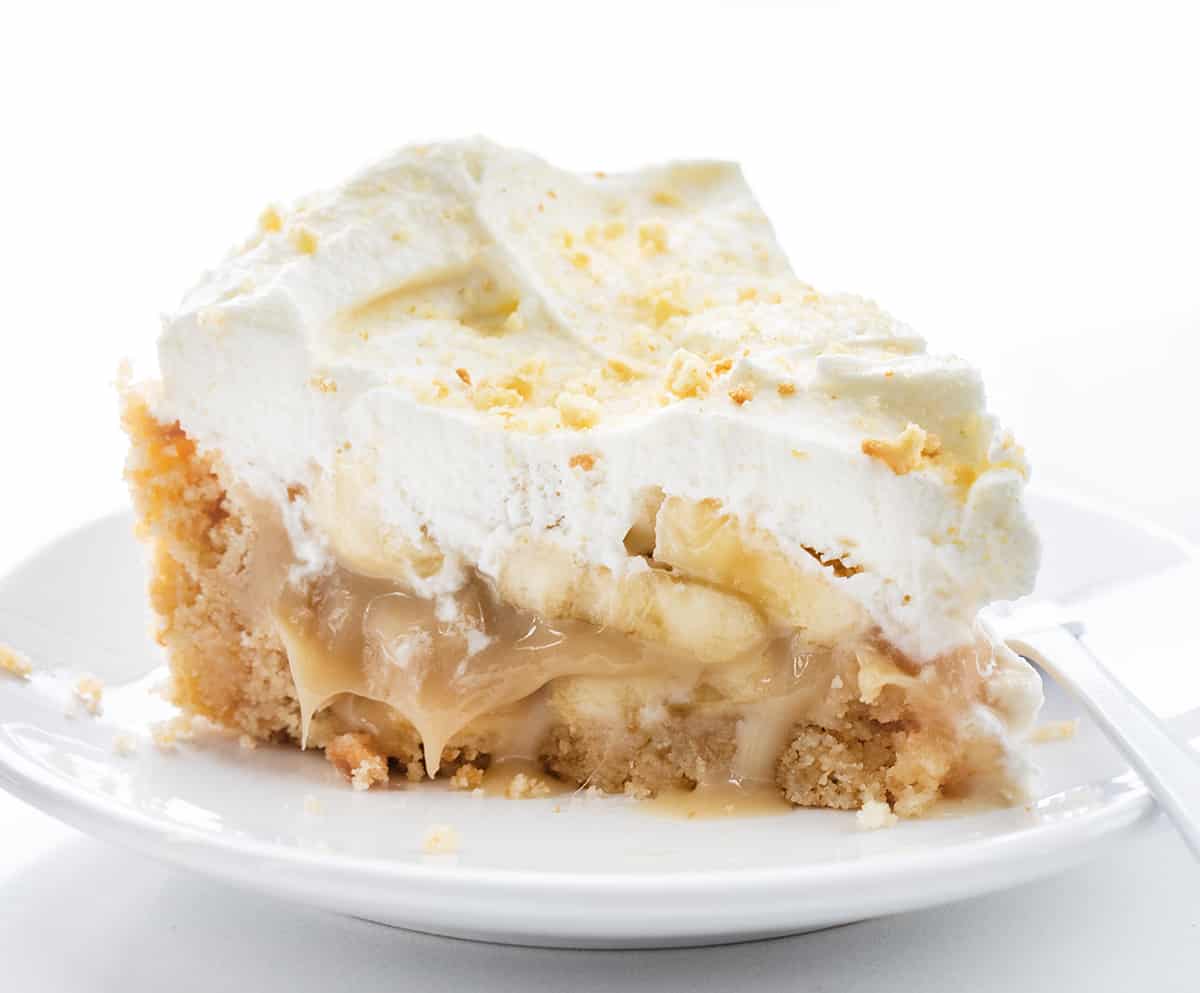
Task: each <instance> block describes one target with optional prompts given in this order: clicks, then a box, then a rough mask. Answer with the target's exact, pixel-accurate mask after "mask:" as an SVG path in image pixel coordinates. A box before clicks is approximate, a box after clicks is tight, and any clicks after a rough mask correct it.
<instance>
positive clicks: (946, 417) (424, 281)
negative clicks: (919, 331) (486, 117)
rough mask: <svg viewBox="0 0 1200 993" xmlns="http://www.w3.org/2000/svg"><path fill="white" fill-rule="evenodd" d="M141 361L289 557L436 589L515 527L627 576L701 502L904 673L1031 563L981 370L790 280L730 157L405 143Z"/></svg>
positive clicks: (248, 250) (168, 415)
mask: <svg viewBox="0 0 1200 993" xmlns="http://www.w3.org/2000/svg"><path fill="white" fill-rule="evenodd" d="M160 363H161V367H162V374H163V391H162V395H161V398H160V400H159V402H158V408H157V413H158V415H159V416H160V417H162V418H164V419H178V420H179V422H180V423H181V424H182V426H183V427H184V429H185V430H186V431H187V432H188V433H189V434H190V435H191V436H192V437H193V438H195V439H196V440H197V442H198V443H199V444H200V445H201V446H202V447H203V448H207V449H213V450H217V451H219V452H220V453H221V455H222V458H223V460H224V462H225V463H226V465H227V466H228V467H229V469H230V470H231V471H232V472H233V473H234V475H235V476H236V477H237V478H238V479H239V480H240V481H241V482H243V483H244V484H245V485H247V486H248V487H250V489H251V490H253V491H254V492H255V493H256V494H258V495H259V496H262V497H265V498H267V499H271V500H273V501H275V502H276V503H277V504H278V505H279V506H280V507H281V508H283V510H284V516H285V520H286V521H287V522H288V524H289V530H290V532H291V534H292V539H293V543H294V544H295V546H296V549H297V552H298V554H299V555H300V557H301V558H302V560H303V561H304V563H305V566H306V568H308V569H311V570H319V569H323V568H325V567H326V566H327V565H328V563H329V560H330V558H331V557H333V556H336V557H337V558H338V559H339V560H341V561H342V562H343V563H344V564H347V565H348V566H350V567H352V568H354V569H356V570H357V571H360V572H362V573H364V574H366V575H376V576H381V577H382V576H387V577H390V578H397V577H400V578H404V579H405V580H406V581H407V582H408V583H409V584H410V585H411V586H412V587H413V588H414V589H416V590H417V591H418V592H419V593H421V594H423V595H428V596H437V595H440V594H445V593H448V592H452V591H454V590H455V589H458V588H460V587H461V586H462V585H463V584H464V583H465V582H467V580H468V576H469V571H470V570H471V569H472V568H474V569H477V570H479V571H480V572H481V573H483V574H484V575H485V576H493V577H494V576H497V575H499V573H500V570H501V569H502V568H503V564H504V562H505V559H506V557H507V556H508V554H509V552H510V550H511V549H512V548H513V547H514V544H515V543H517V542H520V541H523V540H526V539H528V538H529V537H530V536H532V537H535V538H537V539H538V540H542V541H549V542H552V543H554V544H555V545H557V546H559V547H561V548H562V549H565V550H567V551H569V552H570V553H571V554H572V555H573V556H575V557H577V559H578V560H579V561H581V562H585V563H588V564H591V565H600V566H604V567H606V568H608V569H610V570H612V571H613V572H614V573H615V574H617V575H621V574H625V573H626V572H628V571H629V570H639V569H645V568H648V565H647V563H646V560H645V559H644V558H643V557H641V556H639V555H633V554H630V551H629V550H628V549H627V544H626V537H627V535H629V534H630V532H631V530H634V531H635V532H636V529H637V528H638V527H644V526H645V525H646V521H645V516H646V514H647V508H648V507H649V508H650V512H651V513H652V512H653V507H654V505H655V504H654V498H655V495H657V494H663V495H666V496H678V497H682V498H685V499H687V500H716V501H719V502H720V503H721V505H722V506H723V508H724V509H725V510H727V511H728V512H730V513H732V514H735V515H737V516H738V517H739V519H741V520H742V521H743V522H745V523H747V524H750V525H752V526H753V527H755V528H757V529H759V530H762V531H765V532H767V533H768V534H770V535H771V536H772V537H773V538H774V539H775V541H776V542H777V543H778V545H779V546H780V548H781V549H783V551H784V552H785V553H786V554H787V555H788V556H789V557H791V558H792V559H793V560H794V561H795V562H796V563H797V564H798V565H799V566H800V567H801V568H805V569H811V570H813V571H814V572H818V571H820V572H822V574H824V575H828V576H829V577H830V578H831V580H832V581H834V582H836V583H837V584H838V586H839V588H841V589H843V590H844V591H845V592H846V593H847V595H849V596H851V597H853V598H854V599H855V600H857V601H858V602H859V603H861V604H862V605H863V607H864V608H865V609H866V610H867V611H868V613H869V614H870V616H871V618H872V619H873V620H874V621H875V623H877V624H878V625H879V627H880V628H881V630H882V632H883V634H884V636H885V637H887V638H888V639H889V640H890V641H891V642H892V643H893V644H895V645H896V646H897V647H899V648H900V649H901V650H902V651H904V652H905V653H907V654H908V655H910V656H911V657H912V658H913V659H914V660H917V661H925V660H929V659H931V658H934V657H936V656H938V655H939V654H942V653H944V652H946V651H948V650H949V649H951V648H954V647H956V646H959V645H963V644H967V643H969V642H970V641H971V639H972V637H973V634H972V624H973V620H974V617H975V615H976V613H977V612H978V610H979V608H980V607H981V606H982V605H984V604H985V603H987V602H989V601H991V600H995V599H1006V598H1012V597H1016V596H1019V595H1022V594H1024V593H1026V592H1028V591H1029V589H1030V588H1031V586H1032V581H1033V577H1034V574H1035V571H1036V567H1037V560H1038V546H1037V541H1036V538H1035V535H1034V534H1033V531H1032V528H1031V526H1030V523H1029V521H1028V519H1027V518H1026V516H1025V513H1024V511H1023V509H1022V505H1021V495H1022V490H1023V488H1024V484H1025V480H1026V477H1027V475H1028V469H1027V466H1026V464H1025V462H1024V458H1023V456H1022V454H1021V452H1020V449H1019V448H1018V447H1017V446H1016V445H1015V444H1014V443H1013V442H1012V439H1011V437H1010V436H1008V435H1007V434H1005V433H1004V432H1003V431H1001V430H1000V428H999V427H998V425H997V424H996V422H995V420H994V419H993V418H992V417H991V416H990V415H989V414H988V413H987V412H986V408H985V402H984V394H983V388H982V384H981V381H980V378H979V376H978V374H977V373H976V372H975V370H974V369H972V368H971V367H970V366H969V365H967V364H966V363H965V362H963V361H962V360H960V359H957V358H954V357H948V356H935V355H930V354H929V353H927V352H926V350H925V344H924V342H923V341H922V340H921V339H920V338H919V337H917V336H916V335H915V334H914V333H913V332H912V331H911V330H910V329H909V328H907V327H906V326H905V325H903V324H900V323H898V322H896V321H895V320H893V319H892V318H891V317H889V316H888V315H887V314H886V313H884V312H883V311H881V310H880V309H878V308H877V307H876V306H875V305H873V304H871V303H869V302H868V301H865V300H862V299H859V298H857V297H852V296H845V295H828V294H822V293H819V292H817V291H815V290H814V289H813V288H812V287H810V286H808V285H807V284H805V283H803V282H801V281H800V280H798V279H797V278H795V276H793V275H792V273H791V270H790V268H789V266H788V263H787V260H786V258H785V257H784V255H783V252H782V251H781V250H780V248H779V246H778V245H777V244H776V242H775V239H774V235H773V233H772V230H771V227H770V225H769V223H768V221H767V219H766V217H765V216H764V214H763V212H762V210H761V209H760V208H759V206H758V204H757V203H756V201H755V200H754V198H753V196H752V194H751V193H750V191H749V189H748V188H747V186H746V185H745V183H744V181H743V179H742V177H741V174H740V172H739V170H738V169H737V167H736V166H733V165H730V164H726V163H713V162H701V163H682V164H675V165H668V166H664V167H660V168H654V169H647V170H643V171H639V172H636V173H631V174H626V175H604V174H600V173H597V174H593V175H588V176H579V175H575V174H571V173H566V172H563V171H560V170H557V169H554V168H553V167H551V166H549V165H547V164H546V163H544V162H542V161H540V160H539V159H537V158H534V157H532V156H530V155H526V154H524V153H520V152H516V151H511V150H508V149H505V148H501V147H499V146H496V145H494V144H492V143H490V142H487V141H485V140H482V139H474V140H469V141H464V142H458V143H449V144H443V145H433V146H425V147H415V148H410V149H406V150H403V151H401V152H399V153H397V154H395V155H393V156H391V157H389V158H387V159H385V160H383V161H382V162H380V163H379V164H377V165H375V166H372V167H371V168H369V169H367V170H366V171H364V172H362V173H360V174H359V175H358V176H357V177H355V178H353V179H352V180H350V181H349V182H347V183H346V184H345V185H343V186H342V187H340V188H338V189H336V190H334V191H332V192H329V193H325V194H321V195H318V196H314V197H311V198H308V199H305V200H302V201H300V202H299V203H297V204H295V205H294V206H292V207H290V208H287V209H284V208H279V207H275V208H269V209H268V210H267V211H265V212H264V214H263V216H262V218H261V219H260V223H259V230H258V231H257V232H256V233H255V235H254V236H253V237H252V238H251V239H250V240H249V241H248V242H247V243H246V244H244V245H243V246H242V247H241V248H239V249H238V250H237V251H235V252H234V253H233V254H232V255H231V256H230V257H229V258H227V259H226V260H225V262H224V263H222V264H221V265H220V266H219V267H218V268H216V269H215V270H213V271H212V272H210V273H208V274H207V275H206V276H205V277H204V279H203V280H202V281H201V283H200V284H199V286H197V287H196V288H195V289H194V290H193V291H192V292H191V293H190V294H189V295H188V296H187V297H186V299H185V300H184V302H183V304H182V306H181V308H180V310H179V311H178V313H177V314H175V315H174V316H173V317H171V318H169V319H168V320H167V321H166V323H165V327H164V331H163V334H162V337H161V340H160ZM834 560H836V562H837V563H838V568H837V570H836V573H837V575H836V576H835V575H834V572H833V570H831V569H830V568H828V563H830V562H833V561H834ZM822 563H825V565H823V564H822Z"/></svg>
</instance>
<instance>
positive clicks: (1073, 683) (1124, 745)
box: [1008, 627, 1200, 859]
mask: <svg viewBox="0 0 1200 993" xmlns="http://www.w3.org/2000/svg"><path fill="white" fill-rule="evenodd" d="M1008 644H1009V646H1010V647H1011V648H1012V649H1013V651H1015V652H1017V653H1019V654H1021V655H1024V656H1026V657H1027V658H1029V659H1030V660H1032V661H1033V662H1036V663H1037V664H1038V665H1039V666H1041V668H1043V669H1044V670H1045V671H1046V672H1048V673H1050V675H1051V676H1053V677H1054V679H1055V680H1056V681H1057V682H1058V683H1060V684H1061V685H1062V686H1063V687H1065V688H1066V689H1067V690H1069V691H1070V692H1071V693H1072V694H1073V695H1074V696H1075V697H1077V698H1078V699H1079V700H1080V702H1082V703H1083V705H1084V707H1086V708H1087V711H1088V713H1089V714H1091V716H1092V718H1093V719H1094V720H1095V721H1096V723H1097V724H1099V725H1100V728H1101V729H1102V730H1103V731H1104V733H1105V734H1106V735H1107V736H1108V738H1109V740H1110V741H1112V743H1113V744H1114V745H1116V746H1117V748H1118V749H1120V751H1121V753H1122V754H1123V755H1124V756H1125V758H1126V759H1128V760H1129V764H1130V765H1132V766H1133V768H1134V769H1136V770H1137V773H1138V775H1139V776H1141V777H1142V780H1143V781H1144V782H1145V783H1146V785H1147V786H1148V787H1149V788H1150V791H1151V792H1152V793H1153V794H1154V798H1155V799H1156V800H1157V801H1158V804H1159V806H1160V807H1161V808H1162V809H1163V811H1165V812H1166V815H1167V816H1168V817H1169V818H1170V819H1171V821H1172V823H1173V824H1174V825H1175V828H1176V829H1177V830H1178V831H1179V833H1180V834H1181V835H1183V840H1184V841H1185V842H1187V845H1188V847H1189V848H1190V849H1191V850H1192V854H1193V855H1195V856H1196V858H1198V859H1200V761H1198V760H1197V757H1196V755H1195V753H1194V752H1192V750H1191V749H1190V748H1189V747H1188V746H1187V745H1185V744H1182V743H1181V742H1179V741H1178V740H1176V739H1175V738H1174V737H1172V736H1171V734H1170V732H1169V731H1167V729H1166V727H1165V726H1164V725H1163V723H1162V721H1160V720H1159V719H1158V718H1157V717H1156V716H1155V715H1154V714H1153V713H1151V712H1150V710H1149V709H1148V708H1147V707H1146V706H1145V704H1143V703H1142V702H1141V701H1140V700H1138V699H1137V697H1135V696H1134V695H1133V694H1132V693H1131V692H1130V691H1129V690H1128V689H1127V688H1126V687H1125V686H1124V685H1122V684H1121V683H1120V682H1119V681H1118V680H1117V678H1116V677H1115V676H1113V674H1112V673H1111V672H1109V671H1108V669H1107V668H1105V666H1104V665H1103V664H1102V663H1101V662H1100V660H1099V659H1097V658H1096V656H1095V655H1093V654H1092V653H1091V651H1089V650H1088V648H1087V646H1086V645H1084V644H1083V642H1081V641H1080V640H1079V639H1078V638H1077V637H1076V636H1075V635H1073V634H1072V633H1071V632H1070V631H1068V630H1067V629H1066V628H1062V627H1057V628H1049V629H1047V630H1045V631H1038V632H1036V633H1034V634H1023V635H1021V636H1020V637H1019V638H1011V639H1009V642H1008Z"/></svg>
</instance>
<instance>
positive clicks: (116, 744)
mask: <svg viewBox="0 0 1200 993" xmlns="http://www.w3.org/2000/svg"><path fill="white" fill-rule="evenodd" d="M112 747H113V751H114V752H116V753H117V754H118V755H132V754H133V753H134V752H136V751H137V738H135V737H134V736H133V735H131V734H128V733H126V732H122V733H120V734H117V735H114V736H113V742H112Z"/></svg>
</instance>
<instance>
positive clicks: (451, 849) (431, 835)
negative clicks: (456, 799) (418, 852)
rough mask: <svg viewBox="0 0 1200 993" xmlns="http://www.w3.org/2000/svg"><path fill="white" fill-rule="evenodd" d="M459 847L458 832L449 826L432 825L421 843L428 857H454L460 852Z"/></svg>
mask: <svg viewBox="0 0 1200 993" xmlns="http://www.w3.org/2000/svg"><path fill="white" fill-rule="evenodd" d="M458 846H459V837H458V832H457V831H455V830H454V828H452V827H451V826H450V825H449V824H434V825H432V826H431V827H430V828H429V830H428V831H426V832H425V840H424V841H423V842H422V843H421V848H422V849H424V851H425V854H426V855H453V854H454V853H455V852H457V851H458Z"/></svg>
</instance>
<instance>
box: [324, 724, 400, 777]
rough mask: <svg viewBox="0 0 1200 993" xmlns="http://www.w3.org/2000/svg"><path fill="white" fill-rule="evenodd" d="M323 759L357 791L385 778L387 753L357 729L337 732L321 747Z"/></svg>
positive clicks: (386, 773)
mask: <svg viewBox="0 0 1200 993" xmlns="http://www.w3.org/2000/svg"><path fill="white" fill-rule="evenodd" d="M325 758H326V759H328V760H329V761H330V762H331V763H332V764H333V767H334V768H335V769H337V771H338V772H340V773H341V774H342V775H343V776H344V777H345V778H346V780H347V782H349V783H350V785H351V786H352V787H353V788H354V789H356V790H358V791H359V792H362V791H365V790H369V789H370V788H371V787H372V786H377V785H381V784H383V783H386V782H387V781H388V767H387V756H386V755H385V754H384V753H383V752H382V751H380V750H379V748H378V746H376V744H375V741H374V739H373V738H372V737H371V736H370V735H369V734H364V733H362V732H361V731H354V732H349V733H347V734H339V735H338V736H337V737H336V738H334V739H333V741H331V742H330V743H329V744H328V745H326V746H325Z"/></svg>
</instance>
